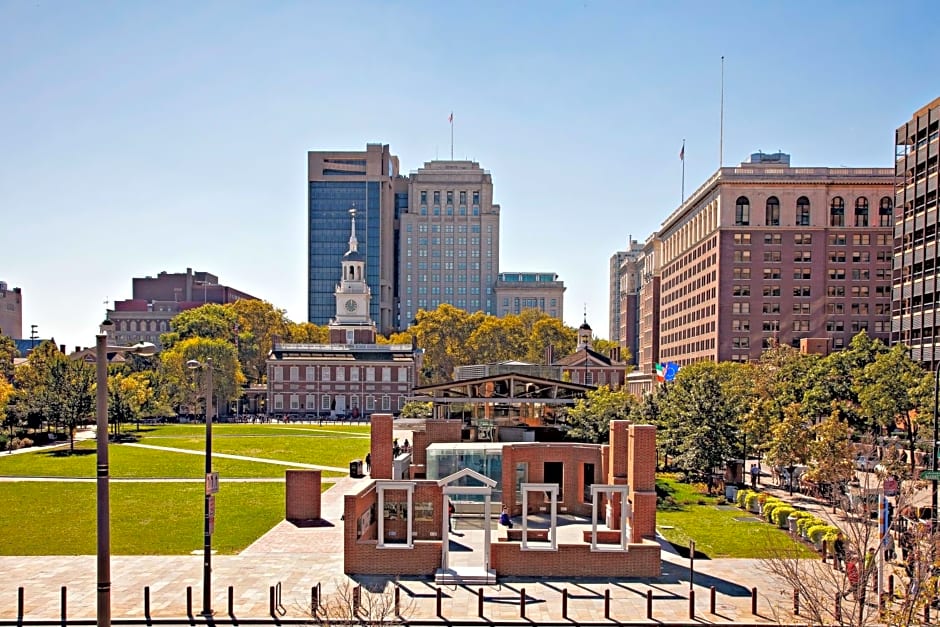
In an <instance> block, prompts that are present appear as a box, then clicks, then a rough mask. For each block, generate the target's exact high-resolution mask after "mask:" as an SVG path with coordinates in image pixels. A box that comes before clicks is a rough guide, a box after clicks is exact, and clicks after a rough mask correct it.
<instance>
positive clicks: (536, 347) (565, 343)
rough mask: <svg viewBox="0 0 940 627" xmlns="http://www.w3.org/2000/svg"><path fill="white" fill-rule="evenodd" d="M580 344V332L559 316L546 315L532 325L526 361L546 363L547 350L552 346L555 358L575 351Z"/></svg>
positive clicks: (527, 344)
mask: <svg viewBox="0 0 940 627" xmlns="http://www.w3.org/2000/svg"><path fill="white" fill-rule="evenodd" d="M577 344H578V332H577V330H575V329H572V328H571V327H567V326H565V324H564V323H563V322H562V321H561V320H559V319H558V318H552V317H545V318H542V319H540V320H537V321H536V322H535V323H534V324H533V325H532V331H531V332H530V333H529V336H528V339H527V341H526V352H525V357H524V359H525V361H528V362H530V363H533V364H543V365H549V364H546V363H545V351H546V349H547V348H548V347H549V346H551V347H552V351H553V353H554V356H555V359H559V358H561V357H565V356H567V355H570V354H571V353H573V352H574V349H575V347H576V346H577Z"/></svg>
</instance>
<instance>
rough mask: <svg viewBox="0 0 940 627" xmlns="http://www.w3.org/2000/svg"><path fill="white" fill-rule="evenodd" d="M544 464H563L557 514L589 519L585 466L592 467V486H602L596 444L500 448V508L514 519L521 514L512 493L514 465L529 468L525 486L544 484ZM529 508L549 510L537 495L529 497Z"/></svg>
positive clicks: (599, 456) (512, 445) (532, 444)
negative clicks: (526, 465)
mask: <svg viewBox="0 0 940 627" xmlns="http://www.w3.org/2000/svg"><path fill="white" fill-rule="evenodd" d="M545 462H561V463H562V464H563V472H564V474H563V476H562V485H561V486H560V488H561V490H560V494H559V499H558V511H559V512H566V513H570V514H577V515H579V516H589V515H590V514H591V509H592V505H591V501H590V494H588V500H587V501H586V502H585V500H584V483H585V482H584V465H585V464H593V465H594V480H593V483H603V482H604V467H603V458H602V451H601V447H600V446H598V445H596V444H573V443H560V442H525V443H518V444H510V445H507V446H505V447H503V476H502V485H503V506H505V507H507V508H508V509H509V511H510V512H512V514H513V515H514V516H515V515H518V514H521V513H522V503H521V502H519V503H517V502H516V492H515V490H514V489H511V487H512V486H515V485H516V464H520V463H526V464H528V480H527V483H544V482H545ZM528 504H529V507H530V508H531V509H533V511H538V508H541V507H547V506H548V502H547V500H546V499H545V497H544V496H543V495H541V494H540V493H530V494H529V498H528Z"/></svg>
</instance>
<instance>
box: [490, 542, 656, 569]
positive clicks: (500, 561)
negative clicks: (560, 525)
mask: <svg viewBox="0 0 940 627" xmlns="http://www.w3.org/2000/svg"><path fill="white" fill-rule="evenodd" d="M490 566H491V567H492V568H493V569H494V570H495V571H496V572H497V573H499V574H500V575H508V576H513V577H531V576H540V577H659V576H660V546H659V544H658V543H657V542H656V541H654V540H646V541H644V542H643V543H642V544H640V545H637V544H631V545H630V550H629V551H627V552H626V553H624V552H622V551H610V552H607V551H591V545H590V544H584V545H579V544H559V545H558V550H557V551H523V550H522V545H521V544H520V543H518V542H494V543H493V544H492V546H491V548H490Z"/></svg>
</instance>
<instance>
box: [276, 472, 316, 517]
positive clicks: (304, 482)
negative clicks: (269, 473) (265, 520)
mask: <svg viewBox="0 0 940 627" xmlns="http://www.w3.org/2000/svg"><path fill="white" fill-rule="evenodd" d="M320 488H321V473H320V471H319V470H288V471H287V486H286V499H285V500H286V501H287V503H286V507H285V509H286V514H285V516H284V517H285V518H286V519H287V520H316V519H318V518H320V494H321V492H320Z"/></svg>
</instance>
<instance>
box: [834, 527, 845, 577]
mask: <svg viewBox="0 0 940 627" xmlns="http://www.w3.org/2000/svg"><path fill="white" fill-rule="evenodd" d="M832 549H833V551H832V552H833V554H834V559H833V560H832V565H833V566H835V568H836V570H842V565H843V564H845V536H844V535H843V534H842V532H841V531H840V532H839V533H838V535H836V539H835V542H833V543H832Z"/></svg>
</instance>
